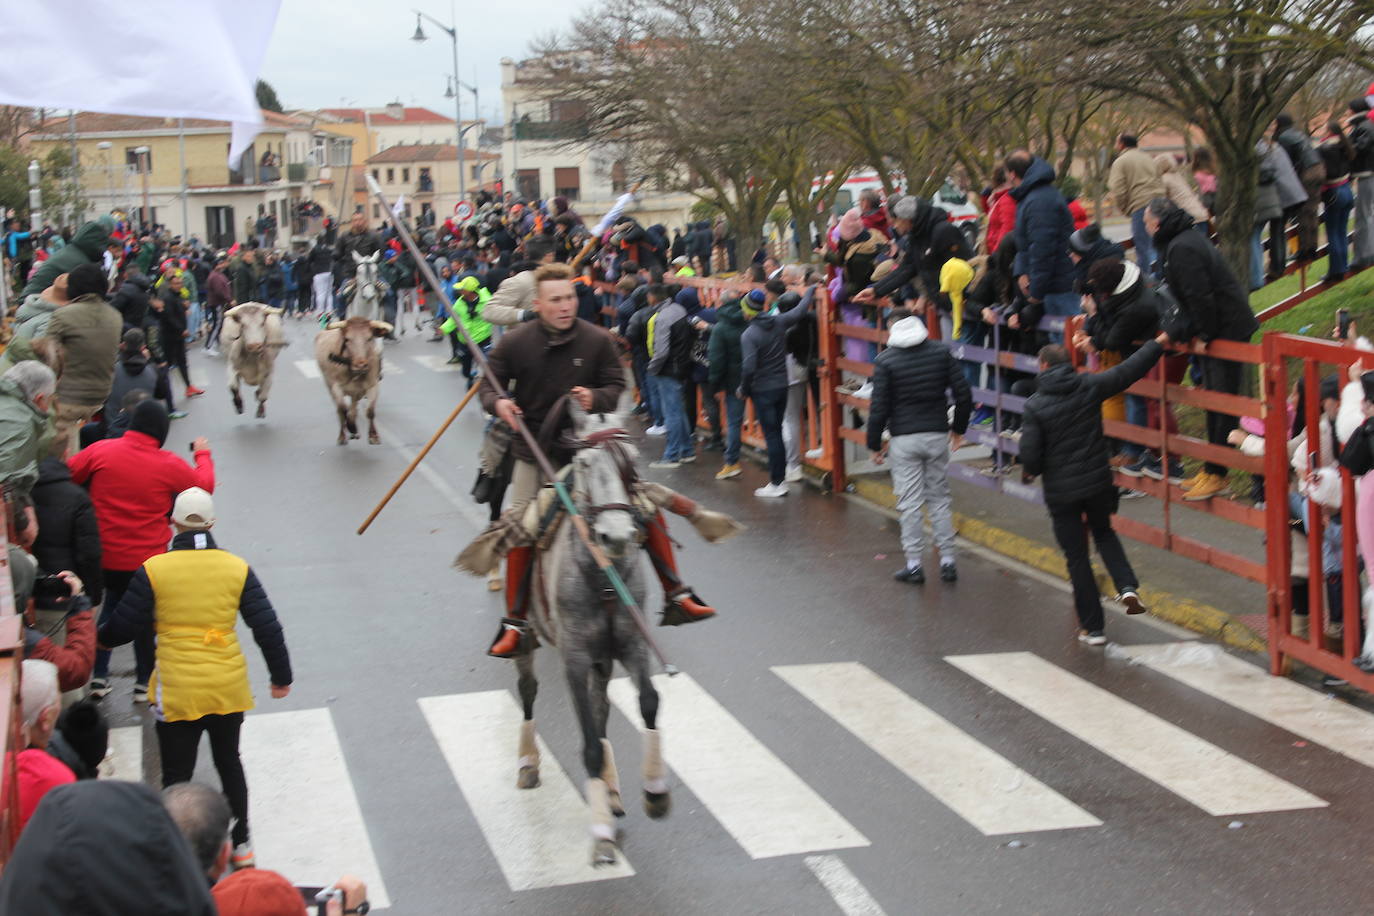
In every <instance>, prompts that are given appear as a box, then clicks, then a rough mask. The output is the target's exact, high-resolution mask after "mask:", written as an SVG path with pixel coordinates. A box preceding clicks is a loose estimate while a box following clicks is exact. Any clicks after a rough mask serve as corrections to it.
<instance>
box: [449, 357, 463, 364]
mask: <svg viewBox="0 0 1374 916" xmlns="http://www.w3.org/2000/svg"><path fill="white" fill-rule="evenodd" d="M462 361H463V358H462V357H461V356H450V357H449V358H448V362H447V363H446V364H445V365H448V366H456V365H458V364H459V363H461V362H462Z"/></svg>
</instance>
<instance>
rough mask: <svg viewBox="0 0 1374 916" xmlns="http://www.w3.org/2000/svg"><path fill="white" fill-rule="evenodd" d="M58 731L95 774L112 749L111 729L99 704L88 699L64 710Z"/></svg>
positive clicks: (59, 718) (59, 719)
mask: <svg viewBox="0 0 1374 916" xmlns="http://www.w3.org/2000/svg"><path fill="white" fill-rule="evenodd" d="M57 730H58V731H60V732H61V733H62V737H63V738H66V739H67V743H68V744H69V745H71V748H72V750H74V751H76V755H77V756H78V757H80V758H81V762H82V763H84V764H86V768H87V769H88V770H90V771H91V773H92V774H94V773H95V771H96V770H97V769H98V768H99V767H100V761H102V760H104V759H105V752H106V750H108V749H109V745H110V726H109V723H107V722H106V721H105V715H104V713H102V712H101V711H100V707H99V706H98V705H97V704H96V702H95V700H92V699H85V700H82V701H80V702H79V703H73V704H72V705H71V706H69V707H68V708H67V709H65V710H63V712H62V715H61V716H60V717H58V720H57Z"/></svg>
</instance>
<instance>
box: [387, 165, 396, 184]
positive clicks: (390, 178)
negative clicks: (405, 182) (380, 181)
mask: <svg viewBox="0 0 1374 916" xmlns="http://www.w3.org/2000/svg"><path fill="white" fill-rule="evenodd" d="M386 183H387V184H395V183H396V170H395V169H387V170H386Z"/></svg>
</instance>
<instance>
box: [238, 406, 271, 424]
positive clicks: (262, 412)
mask: <svg viewBox="0 0 1374 916" xmlns="http://www.w3.org/2000/svg"><path fill="white" fill-rule="evenodd" d="M240 413H242V411H240ZM265 416H267V405H266V404H265V403H263V402H258V419H259V420H261V419H262V418H263V417H265Z"/></svg>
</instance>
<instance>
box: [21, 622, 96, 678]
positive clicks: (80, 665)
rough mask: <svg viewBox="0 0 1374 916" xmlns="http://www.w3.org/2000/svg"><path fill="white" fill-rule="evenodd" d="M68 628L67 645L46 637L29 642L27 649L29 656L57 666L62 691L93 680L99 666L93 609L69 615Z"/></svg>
mask: <svg viewBox="0 0 1374 916" xmlns="http://www.w3.org/2000/svg"><path fill="white" fill-rule="evenodd" d="M66 627H67V641H66V644H65V645H61V646H59V645H58V644H57V643H55V642H53V641H52V640H51V639H49V638H48V637H46V636H44V637H42V638H41V639H39V640H37V641H36V642H35V643H34V644H33V645H32V646H29V645H28V644H27V642H26V644H25V649H24V657H25V658H36V659H39V660H40V661H45V662H52V663H53V664H54V665H56V666H57V689H59V690H62V691H67V690H75V689H76V688H78V687H80V686H81V685H82V684H84V683H86V682H87V681H89V680H90V679H91V671H92V670H93V669H94V668H95V618H94V617H93V616H92V615H91V612H90V611H77V612H76V613H74V614H72V615H71V616H70V617H68V618H67V623H66ZM30 632H32V631H30ZM25 635H27V634H25Z"/></svg>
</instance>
